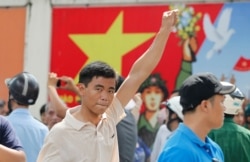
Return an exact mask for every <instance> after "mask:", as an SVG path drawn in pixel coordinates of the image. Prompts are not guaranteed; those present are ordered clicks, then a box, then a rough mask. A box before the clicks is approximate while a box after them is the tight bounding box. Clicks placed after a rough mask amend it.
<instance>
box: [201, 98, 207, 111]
mask: <svg viewBox="0 0 250 162" xmlns="http://www.w3.org/2000/svg"><path fill="white" fill-rule="evenodd" d="M200 106H201V109H202V111H204V112H208V108H209V101H208V100H202V101H201V104H200Z"/></svg>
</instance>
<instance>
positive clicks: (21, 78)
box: [5, 72, 49, 162]
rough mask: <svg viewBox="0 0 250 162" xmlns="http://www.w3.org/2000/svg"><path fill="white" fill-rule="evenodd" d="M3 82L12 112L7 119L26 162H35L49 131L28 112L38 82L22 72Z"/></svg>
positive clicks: (33, 99)
mask: <svg viewBox="0 0 250 162" xmlns="http://www.w3.org/2000/svg"><path fill="white" fill-rule="evenodd" d="M5 82H6V85H7V87H8V89H9V100H8V107H9V109H11V110H12V112H11V113H10V114H9V115H8V116H7V119H8V120H9V122H10V123H11V124H12V126H13V128H14V130H15V132H16V134H17V136H18V138H19V139H20V142H21V144H22V146H23V148H24V152H25V154H26V158H27V162H35V161H36V160H37V156H38V154H39V151H40V149H41V148H42V145H43V143H44V139H45V136H46V135H47V134H48V131H49V130H48V128H47V126H45V125H44V124H43V123H42V122H40V121H38V120H37V119H35V118H34V117H33V116H32V115H31V113H30V112H29V106H30V105H33V104H35V102H36V100H37V97H38V94H39V84H38V81H37V79H36V78H35V76H34V75H32V74H30V73H28V72H22V73H19V74H17V75H15V76H14V77H12V78H10V79H6V81H5Z"/></svg>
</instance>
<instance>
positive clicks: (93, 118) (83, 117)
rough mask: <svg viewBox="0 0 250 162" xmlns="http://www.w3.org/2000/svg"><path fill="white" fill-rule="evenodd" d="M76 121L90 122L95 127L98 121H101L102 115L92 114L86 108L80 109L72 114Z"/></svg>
mask: <svg viewBox="0 0 250 162" xmlns="http://www.w3.org/2000/svg"><path fill="white" fill-rule="evenodd" d="M72 115H73V116H74V117H75V118H76V119H78V120H80V121H82V122H90V123H92V124H94V125H95V126H97V125H98V123H99V122H100V120H101V119H102V114H99V115H97V114H94V113H92V112H91V111H89V110H88V109H87V108H82V107H81V108H80V109H79V110H78V111H76V112H75V113H73V114H72Z"/></svg>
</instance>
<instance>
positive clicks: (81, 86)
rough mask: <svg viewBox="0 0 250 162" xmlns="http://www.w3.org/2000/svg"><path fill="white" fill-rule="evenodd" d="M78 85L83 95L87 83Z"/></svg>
mask: <svg viewBox="0 0 250 162" xmlns="http://www.w3.org/2000/svg"><path fill="white" fill-rule="evenodd" d="M76 86H77V87H78V89H79V93H80V94H81V95H82V93H83V92H84V90H85V88H86V87H85V85H84V84H83V83H77V85H76Z"/></svg>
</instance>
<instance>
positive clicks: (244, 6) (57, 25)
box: [51, 2, 250, 147]
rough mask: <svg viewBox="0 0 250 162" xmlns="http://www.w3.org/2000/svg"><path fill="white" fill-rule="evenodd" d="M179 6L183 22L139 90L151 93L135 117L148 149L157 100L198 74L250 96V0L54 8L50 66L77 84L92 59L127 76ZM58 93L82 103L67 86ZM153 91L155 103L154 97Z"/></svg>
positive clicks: (68, 102) (66, 100) (178, 24)
mask: <svg viewBox="0 0 250 162" xmlns="http://www.w3.org/2000/svg"><path fill="white" fill-rule="evenodd" d="M175 8H178V9H179V10H180V14H179V21H178V23H177V25H176V27H175V28H174V29H173V31H172V33H171V35H170V38H169V40H168V43H167V45H166V49H165V51H164V56H163V58H162V60H161V61H160V63H159V65H158V66H157V67H156V68H155V70H154V72H153V73H152V75H151V76H149V78H148V79H147V80H146V81H145V82H144V83H143V84H142V85H141V87H140V90H139V91H140V92H141V93H142V94H143V93H144V90H147V92H148V93H147V95H146V93H145V95H142V96H143V98H142V99H143V106H142V108H141V111H140V112H141V116H140V119H139V122H138V129H139V134H140V137H142V139H143V138H145V139H147V140H145V141H144V142H145V143H146V144H147V145H148V147H151V146H152V144H153V141H154V137H155V133H156V131H157V130H158V128H159V124H160V123H157V120H156V117H157V113H159V112H160V111H159V110H160V106H159V105H160V104H159V103H160V102H162V101H164V100H166V99H167V98H168V97H169V96H170V94H171V93H172V92H173V91H174V90H178V89H179V87H180V85H181V84H182V82H183V81H184V80H185V79H186V78H187V77H188V76H190V75H192V74H194V73H199V72H211V73H214V74H215V75H216V76H217V77H218V78H220V79H221V80H224V81H230V82H232V83H234V84H236V85H237V86H238V87H239V88H240V89H241V90H242V92H244V93H245V95H246V97H247V98H250V46H249V43H248V42H249V39H250V32H249V29H250V21H249V19H250V10H249V8H250V3H247V2H241V3H240V2H239V3H211V4H171V5H155V6H154V5H150V6H149V5H143V6H138V5H137V6H113V7H84V8H81V7H77V8H74V7H70V8H63V7H58V8H57V7H54V8H53V25H52V46H51V47H52V49H51V71H53V72H56V73H58V75H59V76H60V75H68V76H71V77H73V78H75V81H76V82H77V77H78V73H79V71H80V69H81V68H82V67H83V66H85V65H86V64H87V63H89V62H91V61H95V60H102V61H105V62H107V63H109V64H110V65H111V66H113V67H114V68H115V69H116V71H117V72H118V73H120V74H121V75H122V76H126V75H127V74H128V72H129V69H130V68H131V66H132V64H133V62H134V61H135V60H136V59H137V58H138V57H140V55H141V54H142V53H143V52H144V51H145V50H146V49H147V48H148V46H149V45H150V44H151V42H152V41H153V38H154V36H155V35H156V34H157V31H158V29H159V27H160V23H161V15H162V12H163V11H165V10H169V9H175ZM158 83H159V84H158ZM156 92H157V93H156ZM59 94H60V96H61V97H62V98H63V99H64V101H65V102H66V103H67V104H68V105H69V106H73V105H74V104H76V103H77V101H78V99H77V98H76V97H75V96H74V94H71V93H70V92H67V91H59ZM150 95H151V96H150ZM150 97H151V98H155V99H156V101H158V102H155V103H154V104H152V102H151V103H150V102H149V100H150ZM150 104H151V106H150ZM152 105H154V106H152ZM148 139H151V140H148Z"/></svg>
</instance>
